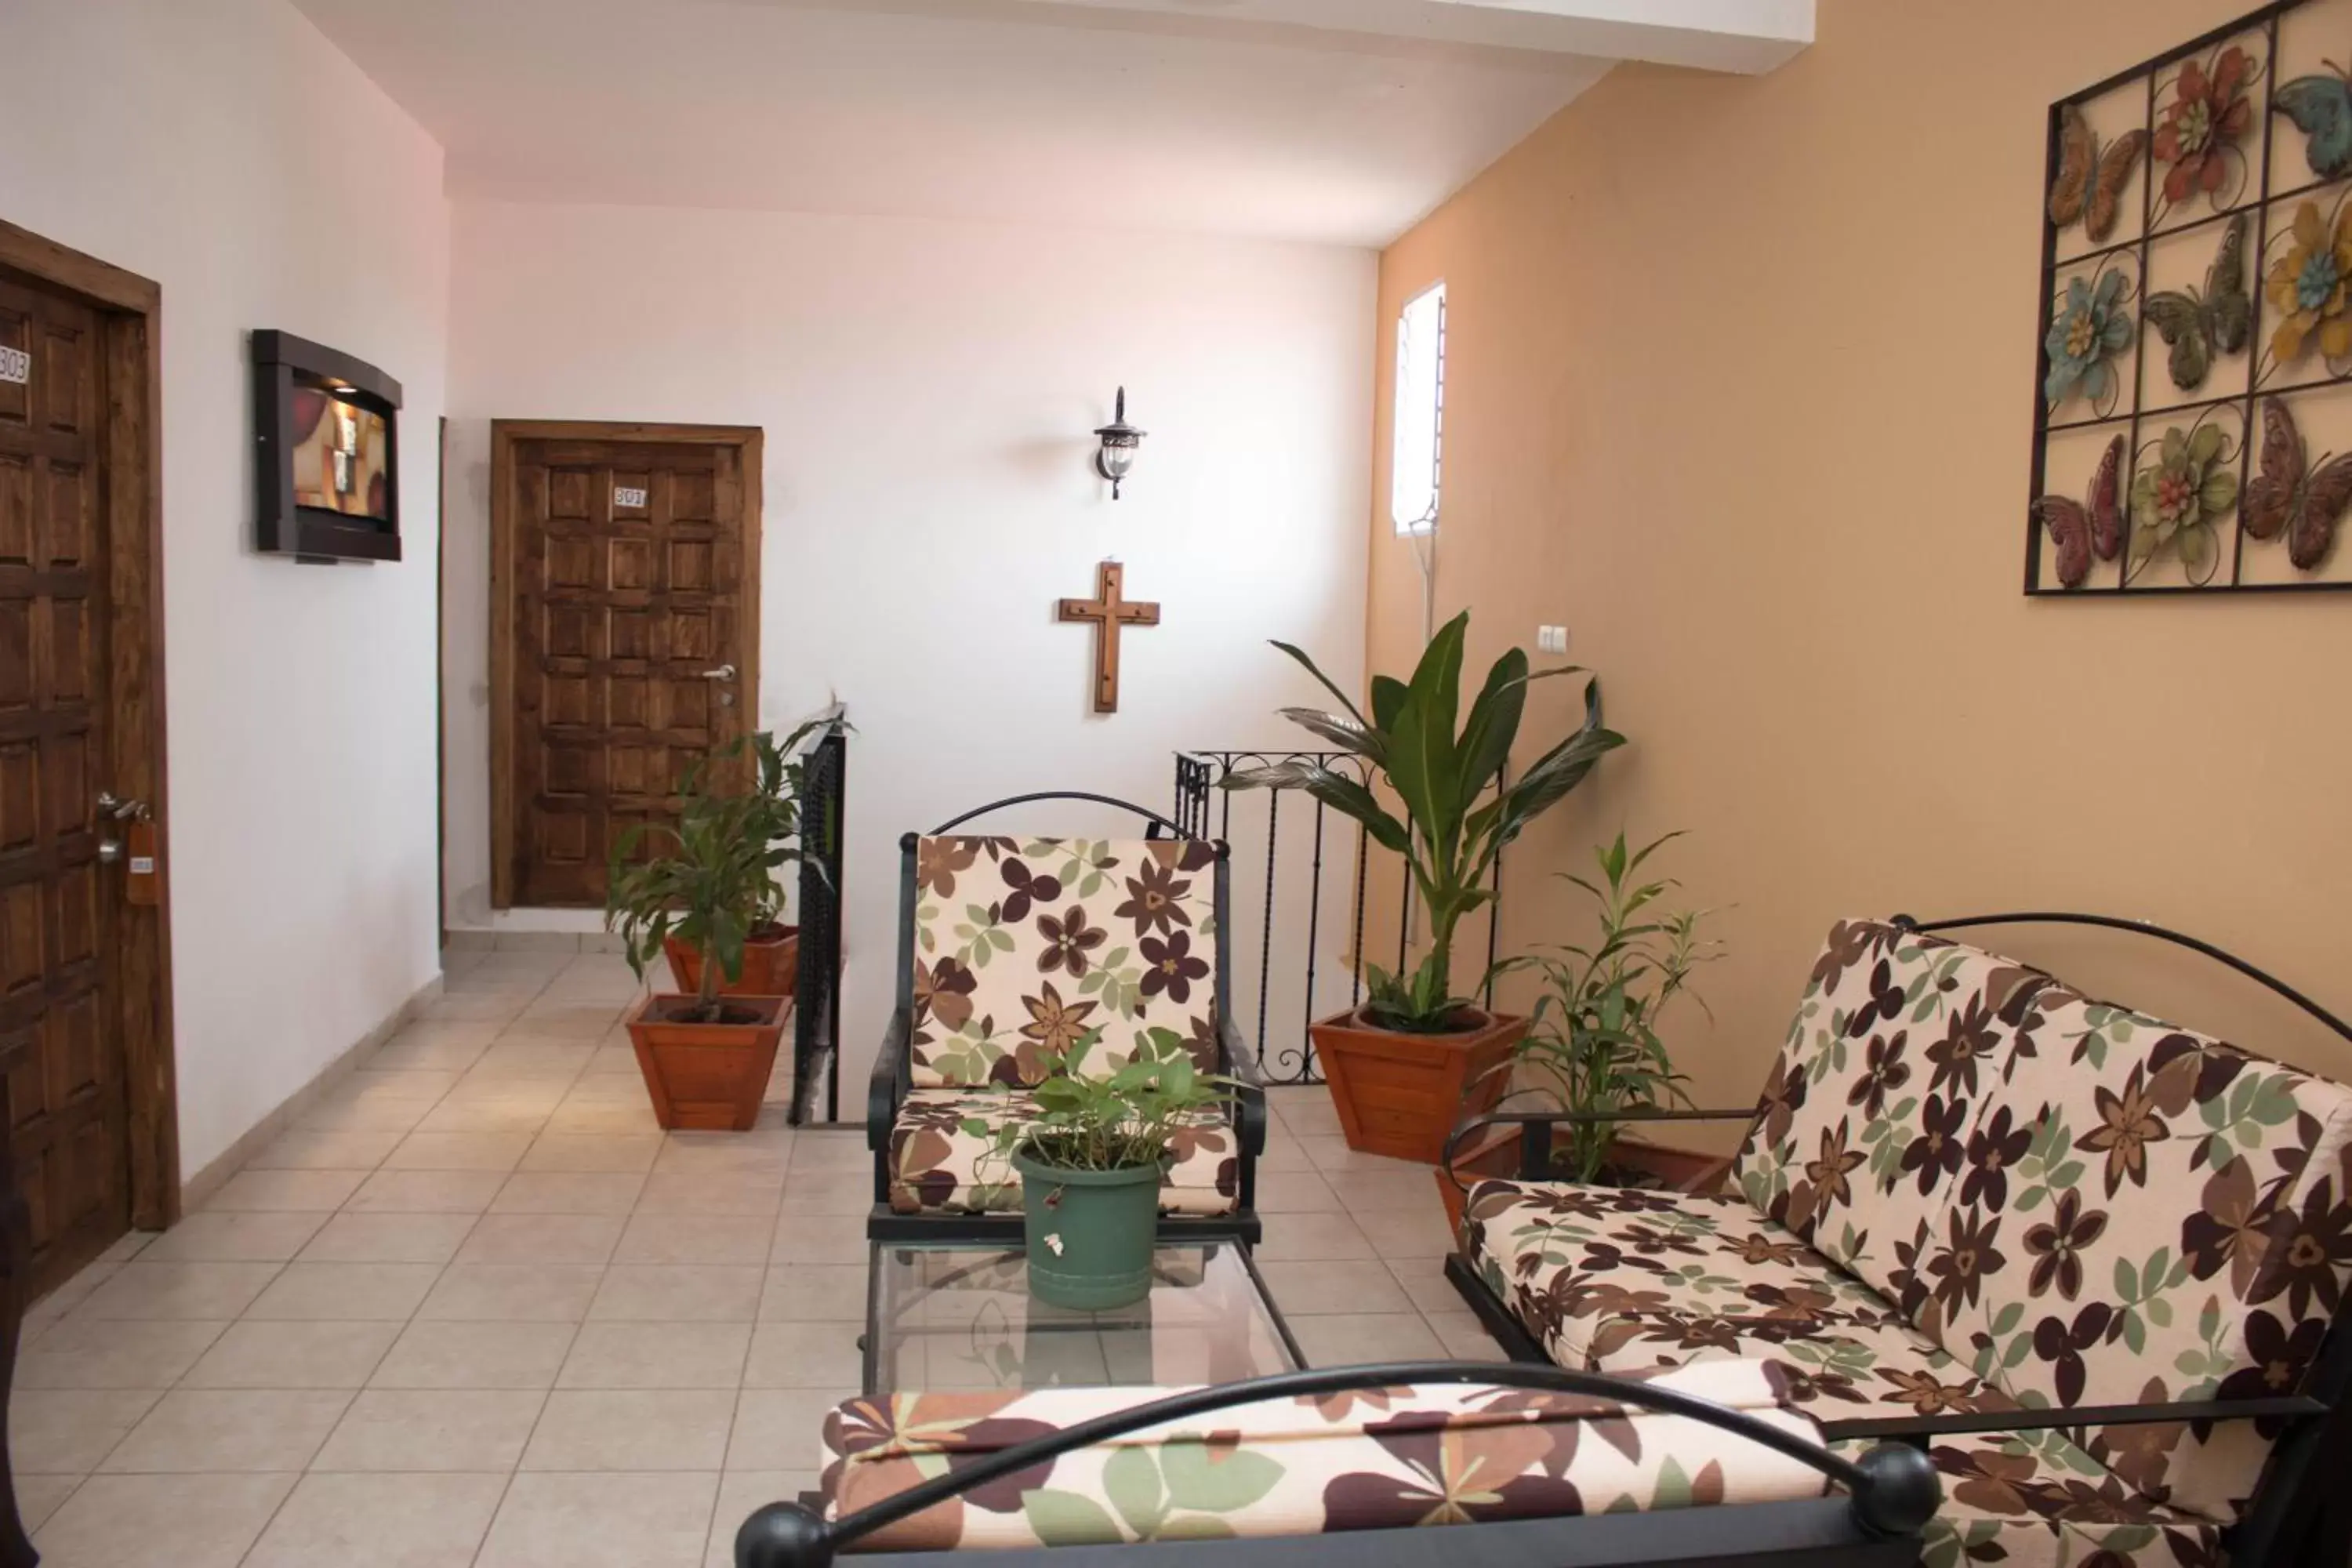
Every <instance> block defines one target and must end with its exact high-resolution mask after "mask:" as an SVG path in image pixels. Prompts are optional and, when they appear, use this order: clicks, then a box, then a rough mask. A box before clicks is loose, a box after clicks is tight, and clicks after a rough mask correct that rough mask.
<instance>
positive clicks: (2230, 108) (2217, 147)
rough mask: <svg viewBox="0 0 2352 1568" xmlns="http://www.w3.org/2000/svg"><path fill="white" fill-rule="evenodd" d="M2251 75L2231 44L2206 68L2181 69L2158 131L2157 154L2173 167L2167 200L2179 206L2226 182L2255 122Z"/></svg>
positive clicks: (2194, 63)
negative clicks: (2241, 143) (2249, 92)
mask: <svg viewBox="0 0 2352 1568" xmlns="http://www.w3.org/2000/svg"><path fill="white" fill-rule="evenodd" d="M2253 74H2254V62H2253V60H2252V58H2251V57H2250V56H2249V55H2248V54H2247V53H2246V51H2245V50H2244V49H2242V48H2240V47H2238V46H2237V45H2235V44H2231V46H2230V47H2228V48H2225V49H2223V50H2222V51H2221V53H2220V54H2219V55H2217V56H2215V57H2214V59H2213V65H2212V68H2211V69H2210V70H2209V69H2207V68H2206V67H2205V65H2204V64H2203V62H2201V61H2199V60H2190V61H2189V63H2188V64H2186V65H2184V66H2182V67H2181V68H2180V75H2179V77H2177V78H2175V79H2174V80H2173V84H2172V101H2171V102H2170V103H2168V104H2166V105H2165V106H2164V111H2163V114H2162V116H2161V117H2160V118H2159V119H2158V123H2157V127H2156V142H2155V148H2156V155H2157V157H2158V159H2159V160H2160V161H2162V162H2163V163H2168V164H2169V165H2171V167H2170V168H2169V169H2168V170H2167V171H2166V173H2165V176H2164V199H2165V200H2166V201H2168V202H2169V203H2171V204H2172V205H2175V206H2178V205H2179V204H2181V203H2182V202H2185V201H2187V200H2188V199H2189V197H2190V196H2192V195H2197V194H2199V193H2200V192H2201V193H2202V194H2204V195H2208V196H2211V195H2214V193H2215V192H2217V191H2219V190H2221V187H2222V186H2223V185H2224V184H2227V183H2228V182H2229V178H2230V173H2231V167H2232V163H2233V159H2234V157H2235V155H2236V153H2237V150H2238V139H2239V138H2240V137H2242V136H2243V135H2244V134H2245V133H2246V128H2247V127H2248V126H2250V125H2252V123H2253V120H2254V106H2253V104H2252V102H2251V101H2250V100H2248V99H2247V97H2246V84H2247V83H2248V82H2249V81H2250V80H2252V78H2253ZM2215 205H2220V203H2219V201H2218V200H2217V202H2216V204H2215Z"/></svg>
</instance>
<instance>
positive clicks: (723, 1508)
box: [704, 1470, 817, 1568]
mask: <svg viewBox="0 0 2352 1568" xmlns="http://www.w3.org/2000/svg"><path fill="white" fill-rule="evenodd" d="M816 1485H817V1473H816V1472H815V1471H814V1470H729V1471H728V1472H727V1473H726V1474H725V1475H724V1476H722V1477H721V1478H720V1479H719V1506H718V1507H717V1508H716V1509H715V1510H712V1513H711V1516H710V1550H709V1555H708V1556H707V1557H706V1558H705V1559H704V1563H705V1568H735V1532H736V1531H739V1530H740V1529H742V1528H743V1521H745V1520H747V1519H749V1518H751V1516H752V1515H753V1514H754V1513H757V1512H758V1511H759V1510H761V1509H763V1508H765V1507H767V1506H768V1505H769V1504H770V1503H772V1502H793V1501H796V1500H799V1498H800V1496H801V1494H802V1493H803V1492H812V1491H814V1490H816Z"/></svg>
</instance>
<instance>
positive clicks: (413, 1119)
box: [294, 1099, 432, 1132]
mask: <svg viewBox="0 0 2352 1568" xmlns="http://www.w3.org/2000/svg"><path fill="white" fill-rule="evenodd" d="M431 1109H432V1101H430V1100H367V1099H361V1100H352V1099H328V1100H321V1101H320V1103H318V1104H316V1105H313V1106H310V1108H308V1109H307V1110H303V1111H302V1112H301V1114H299V1116H297V1117H296V1118H295V1119H294V1127H295V1130H296V1131H302V1132H406V1131H409V1129H411V1128H413V1127H415V1125H416V1124H417V1123H418V1122H419V1121H423V1120H424V1118H425V1112H426V1111H427V1110H431Z"/></svg>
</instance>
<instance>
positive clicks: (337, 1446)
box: [310, 1388, 546, 1470]
mask: <svg viewBox="0 0 2352 1568" xmlns="http://www.w3.org/2000/svg"><path fill="white" fill-rule="evenodd" d="M545 1399H546V1396H545V1395H544V1394H541V1393H540V1392H539V1391H538V1390H536V1389H488V1388H467V1389H451V1388H433V1389H411V1388H371V1389H367V1390H364V1391H363V1392H362V1393H361V1394H360V1395H359V1397H358V1398H356V1399H354V1400H352V1404H351V1408H350V1410H349V1411H347V1412H346V1413H345V1414H344V1415H343V1418H342V1420H341V1422H340V1423H338V1424H337V1425H336V1426H335V1429H334V1434H333V1436H330V1437H329V1438H328V1439H327V1443H326V1447H323V1448H320V1450H319V1457H318V1458H315V1459H313V1460H312V1461H311V1462H310V1468H312V1469H314V1470H510V1469H512V1468H514V1465H515V1461H516V1460H517V1459H519V1458H521V1457H522V1451H523V1445H524V1444H526V1443H527V1442H529V1441H530V1429H531V1424H532V1423H533V1422H535V1421H537V1420H538V1419H539V1413H540V1406H541V1405H542V1404H543V1403H544V1402H545Z"/></svg>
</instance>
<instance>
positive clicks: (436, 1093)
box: [345, 1062, 459, 1105]
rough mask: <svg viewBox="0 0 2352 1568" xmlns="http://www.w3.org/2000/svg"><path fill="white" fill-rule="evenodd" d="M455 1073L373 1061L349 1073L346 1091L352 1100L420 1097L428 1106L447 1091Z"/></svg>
mask: <svg viewBox="0 0 2352 1568" xmlns="http://www.w3.org/2000/svg"><path fill="white" fill-rule="evenodd" d="M458 1076H459V1075H458V1074H457V1072H455V1071H454V1070H451V1069H449V1068H416V1069H412V1070H408V1071H402V1070H398V1069H395V1068H383V1067H380V1066H378V1065H376V1064H374V1063H373V1062H372V1063H370V1064H369V1065H367V1066H365V1067H362V1068H360V1070H359V1071H357V1072H355V1073H353V1074H352V1076H351V1078H350V1079H349V1080H348V1085H349V1087H348V1088H347V1089H346V1090H345V1092H346V1093H347V1094H349V1096H350V1097H351V1098H352V1099H353V1100H423V1101H424V1102H425V1104H427V1105H430V1104H432V1103H433V1102H434V1101H435V1100H438V1099H440V1098H441V1097H442V1096H443V1095H445V1094H446V1093H448V1092H449V1090H450V1088H451V1086H453V1085H454V1084H456V1083H457V1079H458Z"/></svg>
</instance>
